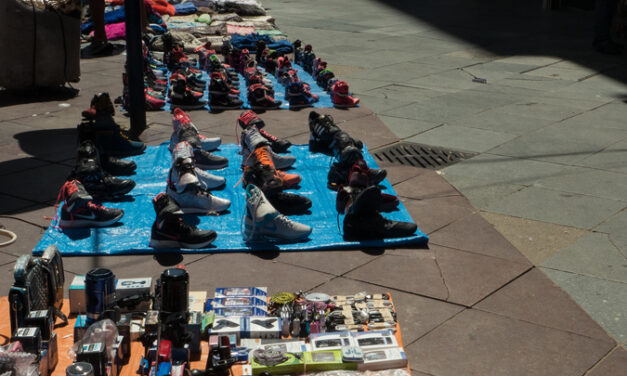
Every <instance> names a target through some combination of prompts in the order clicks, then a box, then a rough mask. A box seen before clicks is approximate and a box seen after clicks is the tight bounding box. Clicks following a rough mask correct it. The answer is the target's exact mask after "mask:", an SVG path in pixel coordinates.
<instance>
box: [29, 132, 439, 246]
mask: <svg viewBox="0 0 627 376" xmlns="http://www.w3.org/2000/svg"><path fill="white" fill-rule="evenodd" d="M238 150H239V149H238V146H237V145H234V144H228V145H222V146H221V147H220V150H219V151H217V152H216V154H218V155H222V156H224V157H227V158H229V166H228V167H226V168H224V169H222V170H218V171H214V173H215V174H217V175H221V176H224V177H225V178H226V181H227V183H226V188H225V189H223V190H218V191H213V194H214V195H216V196H219V197H223V198H228V199H229V200H231V203H232V204H231V208H230V210H229V211H228V212H226V213H223V214H221V215H211V216H196V215H186V216H185V220H186V221H187V222H188V223H192V224H194V225H196V226H197V227H199V228H202V229H212V230H215V231H216V232H217V233H218V237H217V239H216V240H215V242H214V243H213V244H212V246H211V247H209V248H207V249H200V250H197V249H182V250H180V252H181V253H207V252H249V251H261V250H280V251H308V250H324V249H363V248H367V247H377V248H381V247H384V248H393V247H398V246H407V245H421V244H426V243H427V241H428V237H427V236H426V235H425V234H423V233H422V232H420V230H418V231H417V232H416V234H415V236H412V237H408V238H399V239H386V240H376V241H364V242H345V241H344V240H343V239H342V234H341V230H340V228H341V223H342V220H343V217H342V216H340V217H339V218H338V215H337V211H336V209H335V196H336V193H335V192H333V191H331V190H329V189H328V188H327V187H326V181H327V172H328V170H329V166H330V165H331V163H332V160H331V157H328V156H326V155H322V154H312V153H310V152H309V149H308V147H307V146H306V145H295V146H292V147H291V148H290V151H291V153H292V154H293V155H294V156H296V158H297V162H296V163H295V164H294V168H293V169H292V170H291V171H292V172H295V173H298V174H300V175H301V176H302V183H301V186H300V188H298V189H297V190H290V192H297V193H299V194H301V195H304V196H307V197H308V198H309V199H311V201H312V203H313V205H312V209H311V213H310V214H306V215H298V216H290V218H291V219H293V220H295V221H298V222H301V223H305V224H307V225H310V226H311V227H312V228H313V232H312V234H311V236H310V238H309V239H308V240H306V241H303V242H300V243H285V244H278V243H269V242H255V243H249V244H247V243H245V242H244V241H243V238H242V235H241V228H242V217H243V215H244V212H245V208H246V201H245V193H244V189H243V188H242V185H241V184H240V185H238V186H237V187H235V185H236V184H237V183H238V181H239V180H240V178H241V170H240V168H239V166H240V164H241V162H242V157H241V156H240V155H239V153H238ZM364 157H365V159H366V162H367V163H368V165H369V166H371V167H374V166H376V163H375V161H374V159H373V158H372V157H371V156H370V155H369V154H367V153H365V155H364ZM130 159H132V160H134V161H135V162H136V163H137V166H138V171H137V174H136V175H134V176H133V179H134V180H135V181H136V183H137V186H136V187H135V188H134V189H133V190H132V191H131V192H130V193H131V194H130V196H127V199H126V200H122V201H120V202H112V203H104V205H105V206H108V207H116V208H121V209H124V213H125V214H124V217H123V218H122V220H121V221H120V222H119V223H118V224H117V225H116V226H113V227H108V228H85V229H60V228H58V227H56V226H55V224H56V223H55V221H53V223H52V225H51V226H50V227H49V228H48V230H46V232H45V233H44V235H43V237H42V239H41V240H40V241H39V243H38V244H37V245H36V246H35V248H34V250H33V254H35V255H39V254H41V253H42V252H43V251H44V250H45V249H46V247H48V246H49V245H51V244H55V245H56V246H57V247H58V248H59V250H60V251H61V253H62V254H63V255H64V256H88V255H90V256H94V255H128V254H154V253H165V252H172V250H163V249H158V250H156V249H153V248H150V247H149V246H148V242H149V239H150V228H151V226H152V224H153V222H154V220H155V212H154V209H153V206H152V199H153V197H154V196H156V195H157V194H158V193H160V192H164V191H165V188H166V176H167V173H168V169H169V167H170V160H171V155H170V152H169V151H168V148H167V144H166V143H164V144H162V145H160V146H148V147H147V148H146V152H145V153H144V154H142V155H140V156H136V157H133V158H130ZM382 185H383V186H384V187H385V190H384V191H385V192H387V193H391V194H394V190H393V189H392V186H391V185H390V184H389V182H388V181H387V180H385V181H384V182H383V184H382ZM383 215H384V216H385V217H386V218H390V219H393V220H398V221H412V219H411V217H410V215H409V213H408V212H407V210H406V209H405V207H404V206H403V205H402V204H401V205H400V206H399V208H398V210H397V211H395V212H392V213H383ZM338 220H339V224H340V228H338ZM176 251H177V252H179V250H176Z"/></svg>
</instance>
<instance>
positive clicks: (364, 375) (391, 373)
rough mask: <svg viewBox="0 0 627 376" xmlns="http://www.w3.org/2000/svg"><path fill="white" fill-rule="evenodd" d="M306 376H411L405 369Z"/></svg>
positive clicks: (344, 371)
mask: <svg viewBox="0 0 627 376" xmlns="http://www.w3.org/2000/svg"><path fill="white" fill-rule="evenodd" d="M307 375H308V376H411V374H410V373H409V372H408V371H407V370H406V369H405V368H397V369H386V370H381V371H348V370H335V371H325V372H316V373H307Z"/></svg>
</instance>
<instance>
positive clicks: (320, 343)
mask: <svg viewBox="0 0 627 376" xmlns="http://www.w3.org/2000/svg"><path fill="white" fill-rule="evenodd" d="M309 339H310V341H309V342H310V343H311V348H312V350H313V351H320V350H342V348H343V347H347V346H351V345H353V336H352V335H351V333H350V332H332V333H313V334H310V335H309Z"/></svg>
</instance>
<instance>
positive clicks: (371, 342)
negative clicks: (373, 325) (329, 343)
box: [352, 330, 398, 352]
mask: <svg viewBox="0 0 627 376" xmlns="http://www.w3.org/2000/svg"><path fill="white" fill-rule="evenodd" d="M352 335H353V337H354V338H355V341H356V345H357V346H359V347H360V348H361V349H362V351H364V352H366V351H367V350H371V349H379V348H386V347H398V343H397V342H396V337H395V336H394V332H392V331H391V330H381V331H372V332H361V333H352Z"/></svg>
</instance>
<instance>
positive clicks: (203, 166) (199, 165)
mask: <svg viewBox="0 0 627 376" xmlns="http://www.w3.org/2000/svg"><path fill="white" fill-rule="evenodd" d="M228 165H229V162H228V161H227V162H225V163H223V164H219V165H203V164H199V163H196V167H198V168H200V169H201V170H219V169H221V168H225V167H226V166H228Z"/></svg>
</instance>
